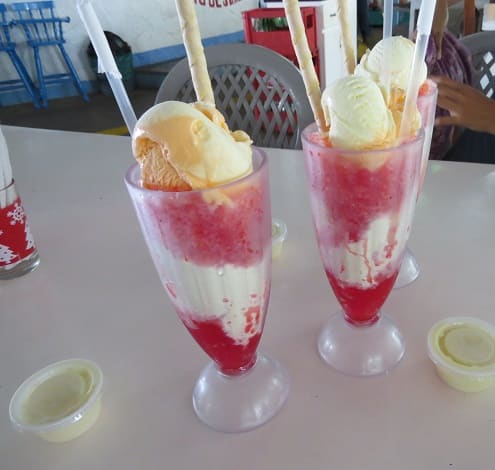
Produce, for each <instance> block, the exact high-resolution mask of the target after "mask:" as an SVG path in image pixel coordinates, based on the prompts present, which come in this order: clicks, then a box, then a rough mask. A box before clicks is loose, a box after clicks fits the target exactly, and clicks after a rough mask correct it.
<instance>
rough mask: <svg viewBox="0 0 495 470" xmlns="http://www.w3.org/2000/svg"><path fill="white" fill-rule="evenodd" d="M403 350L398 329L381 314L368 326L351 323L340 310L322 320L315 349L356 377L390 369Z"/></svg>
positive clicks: (335, 367)
mask: <svg viewBox="0 0 495 470" xmlns="http://www.w3.org/2000/svg"><path fill="white" fill-rule="evenodd" d="M404 350H405V346H404V340H403V339H402V335H401V333H400V331H399V330H398V328H397V327H396V326H395V324H394V322H393V321H392V320H390V318H388V317H387V316H385V315H381V317H380V318H379V319H378V321H377V322H376V323H373V324H372V325H370V326H354V325H352V324H350V323H349V322H348V321H347V320H346V319H345V318H344V312H342V311H340V312H339V313H337V314H336V315H334V316H333V317H332V318H331V319H330V320H329V321H328V322H327V323H326V324H325V326H324V327H323V330H322V331H321V333H320V336H319V338H318V351H319V353H320V356H321V357H322V358H323V360H324V361H325V362H326V363H327V364H329V365H330V366H332V367H333V368H334V369H337V370H338V371H339V372H342V373H343V374H346V375H353V376H358V377H364V376H371V375H379V374H384V373H386V372H388V371H390V370H391V369H393V367H394V366H396V365H397V364H398V363H399V361H400V360H401V359H402V356H403V355H404Z"/></svg>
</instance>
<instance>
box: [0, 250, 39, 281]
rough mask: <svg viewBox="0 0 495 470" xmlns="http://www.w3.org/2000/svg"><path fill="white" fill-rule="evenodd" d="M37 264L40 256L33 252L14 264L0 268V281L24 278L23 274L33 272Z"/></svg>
mask: <svg viewBox="0 0 495 470" xmlns="http://www.w3.org/2000/svg"><path fill="white" fill-rule="evenodd" d="M39 264H40V256H39V254H38V252H37V251H36V250H35V251H33V252H32V253H31V254H30V255H29V256H28V257H26V258H24V259H23V260H22V261H19V262H18V263H16V264H12V265H8V266H2V267H0V280H5V279H14V278H16V277H20V276H24V274H27V273H30V272H31V271H34V270H35V269H36V268H37V267H38V265H39Z"/></svg>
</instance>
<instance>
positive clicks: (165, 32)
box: [0, 0, 258, 80]
mask: <svg viewBox="0 0 495 470" xmlns="http://www.w3.org/2000/svg"><path fill="white" fill-rule="evenodd" d="M15 1H19V0H14V1H5V0H4V3H7V4H8V3H15ZM230 2H232V3H233V4H232V5H230V4H229V3H230ZM234 2H235V3H234ZM197 3H198V4H197V7H196V11H197V15H198V21H199V24H200V30H201V36H202V37H203V38H210V37H215V36H221V35H224V34H228V33H234V32H238V31H241V30H242V29H243V25H242V16H241V12H242V11H243V10H249V9H252V8H257V5H258V1H257V0H197ZM200 3H205V5H201V4H200ZM55 5H56V11H57V14H58V16H69V17H70V18H71V20H72V21H71V22H70V23H69V24H66V25H65V27H64V33H65V38H66V40H67V45H66V48H67V51H68V53H69V55H70V57H71V58H72V61H73V63H74V65H75V67H76V69H77V71H78V73H79V75H80V78H81V79H82V80H91V79H93V78H94V74H93V72H92V71H91V68H90V66H89V62H88V60H87V56H86V47H87V45H88V38H87V34H86V31H85V29H84V26H83V24H82V22H81V20H80V18H79V15H78V13H77V9H76V0H55ZM93 5H94V9H95V11H96V14H97V16H98V18H99V20H100V23H101V25H102V27H103V29H104V30H110V31H112V32H114V33H116V34H118V35H119V36H121V37H122V38H123V39H124V40H125V41H127V42H128V43H129V44H130V46H131V48H132V52H133V54H136V53H137V54H140V53H146V52H147V51H153V50H157V49H158V50H159V49H161V48H166V47H167V46H173V45H177V44H182V38H181V34H180V28H179V22H178V19H177V15H176V11H175V2H174V0H94V1H93ZM13 33H14V36H15V39H16V42H18V44H19V45H18V49H17V50H18V53H19V55H20V56H21V58H22V59H23V61H24V63H25V65H26V67H27V69H28V71H29V72H30V73H31V74H32V76H34V63H33V58H32V54H31V51H30V50H29V49H28V48H27V47H26V45H25V44H23V42H24V37H23V36H22V35H21V34H19V33H15V32H14V31H13ZM50 49H52V48H50ZM155 57H156V55H155ZM140 58H141V62H143V61H144V62H146V61H147V60H146V59H147V55H146V54H140ZM152 58H153V54H150V55H149V59H150V61H149V62H148V63H151V62H153V60H152ZM43 64H44V65H45V66H46V71H47V72H48V73H55V72H61V71H64V70H63V69H62V65H61V63H60V60H59V55H58V54H57V53H56V52H55V51H50V52H45V55H44V58H43ZM15 78H18V76H17V74H16V72H15V70H14V69H13V67H12V66H11V63H10V60H9V59H8V57H7V56H6V54H2V57H1V58H0V80H7V79H15Z"/></svg>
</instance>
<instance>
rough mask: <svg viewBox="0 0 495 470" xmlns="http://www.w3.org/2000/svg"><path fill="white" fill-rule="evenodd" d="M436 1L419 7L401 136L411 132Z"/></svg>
mask: <svg viewBox="0 0 495 470" xmlns="http://www.w3.org/2000/svg"><path fill="white" fill-rule="evenodd" d="M436 3H437V2H436V0H429V1H423V2H421V7H420V9H419V16H418V24H417V38H416V44H415V46H414V57H413V63H412V66H411V71H410V72H409V81H408V85H407V92H406V101H405V103H404V111H403V113H402V120H401V125H400V133H399V135H400V137H401V138H405V137H407V136H409V135H410V133H411V127H412V122H413V118H414V116H415V109H416V100H417V98H418V92H419V87H420V83H419V81H418V77H419V76H420V74H419V71H420V68H421V65H422V63H423V62H424V60H425V55H426V47H427V46H428V39H429V38H430V32H431V25H432V23H433V15H434V13H435V5H436Z"/></svg>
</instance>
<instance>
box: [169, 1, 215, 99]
mask: <svg viewBox="0 0 495 470" xmlns="http://www.w3.org/2000/svg"><path fill="white" fill-rule="evenodd" d="M175 7H176V9H177V14H178V16H179V22H180V27H181V31H182V40H183V41H184V46H185V48H186V53H187V60H188V62H189V68H190V69H191V78H192V82H193V86H194V91H195V92H196V98H197V100H198V101H199V102H201V103H205V104H208V105H211V106H215V97H214V95H213V89H212V87H211V81H210V76H209V75H208V67H207V65H206V57H205V52H204V49H203V45H202V44H201V36H200V34H199V26H198V18H197V17H196V10H195V8H194V1H193V0H175Z"/></svg>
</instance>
